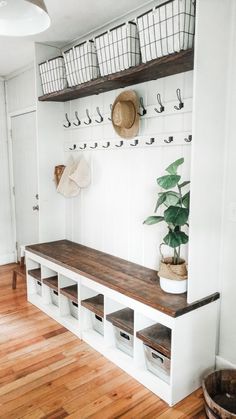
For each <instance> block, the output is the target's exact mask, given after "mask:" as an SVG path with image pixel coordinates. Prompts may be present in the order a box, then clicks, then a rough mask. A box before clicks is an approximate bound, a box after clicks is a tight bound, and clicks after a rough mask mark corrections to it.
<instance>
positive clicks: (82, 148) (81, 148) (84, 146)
mask: <svg viewBox="0 0 236 419" xmlns="http://www.w3.org/2000/svg"><path fill="white" fill-rule="evenodd" d="M86 147H87V144H85V143H84V145H83V147H79V148H80V150H84V149H85V148H86Z"/></svg>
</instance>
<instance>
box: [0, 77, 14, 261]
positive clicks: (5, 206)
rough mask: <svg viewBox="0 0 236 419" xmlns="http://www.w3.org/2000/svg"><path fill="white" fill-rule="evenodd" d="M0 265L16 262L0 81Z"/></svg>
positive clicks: (3, 107) (3, 96)
mask: <svg viewBox="0 0 236 419" xmlns="http://www.w3.org/2000/svg"><path fill="white" fill-rule="evenodd" d="M0 167H1V177H0V196H1V201H0V202H1V205H0V265H3V264H5V263H10V262H13V261H14V243H13V241H14V240H13V228H12V208H11V194H10V181H9V159H8V143H7V130H6V108H5V88H4V82H3V81H1V80H0Z"/></svg>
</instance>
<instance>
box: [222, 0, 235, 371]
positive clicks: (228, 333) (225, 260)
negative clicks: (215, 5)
mask: <svg viewBox="0 0 236 419" xmlns="http://www.w3.org/2000/svg"><path fill="white" fill-rule="evenodd" d="M232 3H233V12H232V21H231V25H232V29H233V30H232V36H231V40H230V52H231V53H230V63H229V79H228V94H229V97H228V107H227V120H226V122H227V130H226V159H225V182H224V197H223V217H222V219H223V221H222V231H221V264H220V284H221V313H220V340H219V356H220V358H219V359H218V362H220V363H222V365H219V366H220V367H222V366H223V367H224V368H233V367H235V365H236V326H235V321H234V319H235V318H236V304H235V295H236V281H235V267H234V260H235V237H236V188H235V161H236V143H235V112H236V81H235V70H236V30H235V19H236V4H235V2H233V1H232ZM230 363H231V365H230ZM232 364H234V365H232Z"/></svg>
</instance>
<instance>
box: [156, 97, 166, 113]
mask: <svg viewBox="0 0 236 419" xmlns="http://www.w3.org/2000/svg"><path fill="white" fill-rule="evenodd" d="M157 102H158V103H159V105H160V108H159V109H157V108H154V111H156V112H157V113H162V112H164V110H165V107H164V106H163V104H162V101H161V95H160V93H157Z"/></svg>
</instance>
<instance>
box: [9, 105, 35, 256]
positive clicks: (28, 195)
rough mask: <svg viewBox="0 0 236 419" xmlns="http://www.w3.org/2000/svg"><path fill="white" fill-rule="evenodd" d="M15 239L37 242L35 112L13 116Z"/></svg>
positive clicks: (19, 244) (18, 244) (26, 242)
mask: <svg viewBox="0 0 236 419" xmlns="http://www.w3.org/2000/svg"><path fill="white" fill-rule="evenodd" d="M11 130H12V132H11V136H12V160H13V184H14V194H15V215H16V242H17V250H18V257H19V250H20V246H21V245H22V244H23V245H25V244H30V243H37V242H38V235H39V233H38V230H39V228H38V225H39V203H38V198H39V197H38V178H37V146H36V112H28V113H25V114H21V115H17V116H13V117H11Z"/></svg>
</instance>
